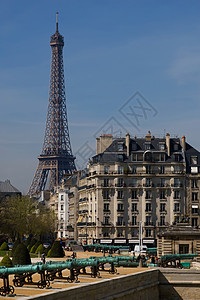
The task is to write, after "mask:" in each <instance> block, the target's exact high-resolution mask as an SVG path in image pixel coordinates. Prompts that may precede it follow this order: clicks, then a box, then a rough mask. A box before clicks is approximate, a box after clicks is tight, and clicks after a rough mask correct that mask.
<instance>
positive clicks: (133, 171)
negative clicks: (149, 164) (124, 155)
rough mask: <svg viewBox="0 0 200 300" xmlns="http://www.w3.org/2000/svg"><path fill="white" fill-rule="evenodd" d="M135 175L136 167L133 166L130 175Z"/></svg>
mask: <svg viewBox="0 0 200 300" xmlns="http://www.w3.org/2000/svg"><path fill="white" fill-rule="evenodd" d="M136 173H137V167H136V166H133V167H132V174H136Z"/></svg>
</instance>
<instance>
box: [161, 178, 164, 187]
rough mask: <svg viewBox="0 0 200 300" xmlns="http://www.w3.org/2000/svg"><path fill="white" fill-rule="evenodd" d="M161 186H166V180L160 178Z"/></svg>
mask: <svg viewBox="0 0 200 300" xmlns="http://www.w3.org/2000/svg"><path fill="white" fill-rule="evenodd" d="M160 186H161V187H164V186H165V178H160Z"/></svg>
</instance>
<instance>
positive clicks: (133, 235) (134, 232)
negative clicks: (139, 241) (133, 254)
mask: <svg viewBox="0 0 200 300" xmlns="http://www.w3.org/2000/svg"><path fill="white" fill-rule="evenodd" d="M137 235H138V230H137V229H133V230H132V237H136V236H137Z"/></svg>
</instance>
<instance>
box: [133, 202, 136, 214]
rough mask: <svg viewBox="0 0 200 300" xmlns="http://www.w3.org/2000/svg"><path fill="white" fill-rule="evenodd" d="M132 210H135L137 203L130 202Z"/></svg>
mask: <svg viewBox="0 0 200 300" xmlns="http://www.w3.org/2000/svg"><path fill="white" fill-rule="evenodd" d="M132 211H135V212H136V211H137V203H132Z"/></svg>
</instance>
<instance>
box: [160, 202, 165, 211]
mask: <svg viewBox="0 0 200 300" xmlns="http://www.w3.org/2000/svg"><path fill="white" fill-rule="evenodd" d="M165 211H166V204H165V203H160V212H165Z"/></svg>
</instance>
